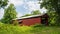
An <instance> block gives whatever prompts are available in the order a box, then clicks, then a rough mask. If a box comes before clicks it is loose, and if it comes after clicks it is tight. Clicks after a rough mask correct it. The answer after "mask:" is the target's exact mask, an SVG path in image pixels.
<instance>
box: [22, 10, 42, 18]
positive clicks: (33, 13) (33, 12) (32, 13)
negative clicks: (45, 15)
mask: <svg viewBox="0 0 60 34" xmlns="http://www.w3.org/2000/svg"><path fill="white" fill-rule="evenodd" d="M38 14H41V12H40V11H39V10H35V11H32V12H31V14H25V15H24V16H22V17H26V16H32V15H38Z"/></svg>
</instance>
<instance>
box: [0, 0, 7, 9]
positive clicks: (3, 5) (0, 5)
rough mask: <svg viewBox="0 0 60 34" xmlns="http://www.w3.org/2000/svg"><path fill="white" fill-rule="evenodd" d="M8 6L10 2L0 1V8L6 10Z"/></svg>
mask: <svg viewBox="0 0 60 34" xmlns="http://www.w3.org/2000/svg"><path fill="white" fill-rule="evenodd" d="M7 4H8V0H0V8H1V7H2V8H4V7H5V6H6V5H7Z"/></svg>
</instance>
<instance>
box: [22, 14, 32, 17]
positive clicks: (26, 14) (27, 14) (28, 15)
mask: <svg viewBox="0 0 60 34" xmlns="http://www.w3.org/2000/svg"><path fill="white" fill-rule="evenodd" d="M27 16H31V14H25V15H24V16H22V17H27Z"/></svg>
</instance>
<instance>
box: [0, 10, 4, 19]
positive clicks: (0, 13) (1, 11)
mask: <svg viewBox="0 0 60 34" xmlns="http://www.w3.org/2000/svg"><path fill="white" fill-rule="evenodd" d="M3 15H4V10H3V9H0V19H1V18H2V17H3Z"/></svg>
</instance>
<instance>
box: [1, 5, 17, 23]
mask: <svg viewBox="0 0 60 34" xmlns="http://www.w3.org/2000/svg"><path fill="white" fill-rule="evenodd" d="M16 15H17V12H16V10H15V7H14V5H13V4H10V6H8V8H6V9H5V11H4V16H3V19H2V20H1V21H2V22H3V23H11V21H12V19H14V18H16Z"/></svg>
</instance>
